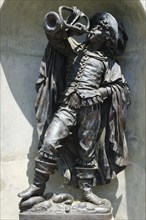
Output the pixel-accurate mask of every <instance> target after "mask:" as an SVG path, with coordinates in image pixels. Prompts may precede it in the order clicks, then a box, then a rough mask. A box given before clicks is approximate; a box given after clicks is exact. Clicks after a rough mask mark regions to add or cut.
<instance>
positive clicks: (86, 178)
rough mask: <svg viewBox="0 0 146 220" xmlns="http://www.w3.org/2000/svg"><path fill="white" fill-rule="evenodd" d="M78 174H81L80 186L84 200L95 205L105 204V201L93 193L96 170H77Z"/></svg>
mask: <svg viewBox="0 0 146 220" xmlns="http://www.w3.org/2000/svg"><path fill="white" fill-rule="evenodd" d="M77 172H79V174H78V175H77V178H78V186H79V188H80V189H81V190H82V191H83V194H82V198H83V199H84V200H85V201H87V202H91V203H93V204H95V205H101V204H104V200H103V199H101V198H100V197H98V196H97V195H96V194H94V193H93V192H92V188H93V186H94V185H95V183H94V180H95V175H94V170H93V169H92V168H82V169H78V168H77Z"/></svg>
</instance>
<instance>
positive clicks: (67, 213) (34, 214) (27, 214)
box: [19, 193, 113, 220]
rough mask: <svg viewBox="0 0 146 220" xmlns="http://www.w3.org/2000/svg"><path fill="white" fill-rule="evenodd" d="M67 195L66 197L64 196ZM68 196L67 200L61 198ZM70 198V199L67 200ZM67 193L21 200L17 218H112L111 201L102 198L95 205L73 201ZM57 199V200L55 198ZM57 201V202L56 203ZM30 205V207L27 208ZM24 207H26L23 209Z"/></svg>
mask: <svg viewBox="0 0 146 220" xmlns="http://www.w3.org/2000/svg"><path fill="white" fill-rule="evenodd" d="M65 196H67V197H65ZM63 198H68V200H65V201H64V200H63ZM69 198H70V200H69ZM71 198H73V197H72V196H71V195H69V194H63V193H61V194H58V195H56V194H53V196H52V195H51V198H49V199H46V200H44V201H42V202H40V201H39V203H38V204H35V203H37V202H38V199H40V197H32V198H29V199H28V200H22V202H21V208H23V210H22V209H21V212H20V215H19V217H20V218H19V220H113V216H112V210H113V208H112V206H111V202H110V201H109V200H107V199H102V201H103V203H101V204H100V205H95V204H93V203H90V202H84V201H73V199H72V200H71ZM57 199H58V200H57ZM56 202H57V203H56ZM28 205H31V206H32V207H31V208H28ZM24 208H27V209H25V210H26V211H25V210H24Z"/></svg>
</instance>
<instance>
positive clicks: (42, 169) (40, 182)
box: [18, 156, 58, 199]
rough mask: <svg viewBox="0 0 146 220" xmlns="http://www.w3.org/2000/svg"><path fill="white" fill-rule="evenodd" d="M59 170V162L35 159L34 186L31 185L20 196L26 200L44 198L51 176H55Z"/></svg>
mask: <svg viewBox="0 0 146 220" xmlns="http://www.w3.org/2000/svg"><path fill="white" fill-rule="evenodd" d="M57 168H58V163H57V160H55V159H48V158H47V159H46V158H44V157H43V156H39V157H37V158H36V159H35V173H34V179H33V184H31V185H30V186H29V188H28V189H26V190H24V191H22V192H20V193H19V194H18V196H19V197H20V198H24V199H28V198H30V197H32V196H43V193H44V191H45V185H46V182H47V181H48V180H49V176H50V175H51V174H53V173H54V171H55V170H56V169H57Z"/></svg>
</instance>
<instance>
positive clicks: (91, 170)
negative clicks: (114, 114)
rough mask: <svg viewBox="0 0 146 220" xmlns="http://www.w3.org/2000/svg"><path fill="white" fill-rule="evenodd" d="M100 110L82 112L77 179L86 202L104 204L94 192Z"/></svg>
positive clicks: (89, 109) (91, 109)
mask: <svg viewBox="0 0 146 220" xmlns="http://www.w3.org/2000/svg"><path fill="white" fill-rule="evenodd" d="M100 120H101V115H100V108H99V107H98V106H97V108H96V109H93V108H92V106H91V107H88V108H86V109H84V110H82V111H81V112H80V120H79V130H78V139H79V149H78V151H79V159H78V161H77V167H76V170H77V179H78V185H79V188H80V189H82V191H83V199H84V200H85V201H88V202H91V203H94V204H97V205H99V204H102V203H104V202H103V200H102V199H101V198H99V197H98V196H97V195H95V194H94V193H93V192H92V187H93V186H95V185H96V172H97V169H98V163H97V160H96V155H95V150H96V146H97V140H98V135H99V132H100Z"/></svg>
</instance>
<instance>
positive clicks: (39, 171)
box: [18, 106, 76, 199]
mask: <svg viewBox="0 0 146 220" xmlns="http://www.w3.org/2000/svg"><path fill="white" fill-rule="evenodd" d="M75 121H76V111H74V110H72V109H70V108H69V107H67V106H66V107H61V108H60V109H59V110H58V111H57V113H56V114H55V116H54V118H53V120H52V122H51V123H50V125H49V127H48V129H47V131H46V133H45V138H44V141H43V145H42V147H41V149H40V150H39V154H40V156H39V157H38V158H36V160H35V174H34V180H33V184H31V185H30V187H29V188H28V189H26V190H24V191H23V192H21V193H19V194H18V196H19V197H20V198H24V199H27V198H30V197H32V196H42V195H43V193H44V190H45V184H46V182H47V181H48V180H49V176H50V174H53V173H54V170H55V169H57V166H58V164H57V160H58V155H59V149H60V148H62V147H63V141H64V139H65V138H66V137H68V135H70V129H71V128H72V127H73V126H74V124H75Z"/></svg>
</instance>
